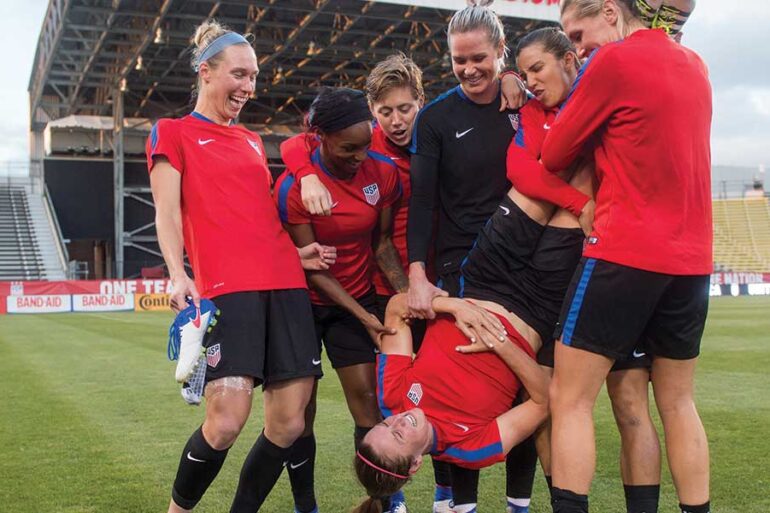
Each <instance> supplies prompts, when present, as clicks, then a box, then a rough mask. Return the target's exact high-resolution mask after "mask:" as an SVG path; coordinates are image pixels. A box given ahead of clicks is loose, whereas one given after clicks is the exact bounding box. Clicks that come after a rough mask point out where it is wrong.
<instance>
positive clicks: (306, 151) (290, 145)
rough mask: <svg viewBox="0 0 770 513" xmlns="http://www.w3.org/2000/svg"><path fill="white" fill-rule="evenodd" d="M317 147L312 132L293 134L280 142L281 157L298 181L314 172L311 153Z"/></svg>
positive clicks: (316, 141)
mask: <svg viewBox="0 0 770 513" xmlns="http://www.w3.org/2000/svg"><path fill="white" fill-rule="evenodd" d="M317 147H318V139H316V137H315V136H314V135H312V134H299V135H295V136H294V137H290V138H289V139H286V140H285V141H283V142H282V143H281V159H282V160H283V163H284V164H286V169H287V170H288V171H289V172H290V173H291V174H293V175H294V176H295V177H296V179H297V181H298V182H299V181H300V180H302V178H304V177H306V176H307V175H310V174H313V173H314V172H315V167H313V162H312V161H311V155H312V154H313V150H315V149H316V148H317Z"/></svg>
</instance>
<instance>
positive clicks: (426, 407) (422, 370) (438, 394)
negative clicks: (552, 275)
mask: <svg viewBox="0 0 770 513" xmlns="http://www.w3.org/2000/svg"><path fill="white" fill-rule="evenodd" d="M495 315H497V314H495ZM497 317H499V318H500V320H501V321H502V322H503V324H504V325H505V328H506V330H508V333H509V334H511V337H512V339H513V341H514V343H515V344H516V345H517V346H519V347H520V348H521V349H523V350H524V351H525V352H526V353H527V354H528V355H529V356H530V357H532V358H533V359H534V358H535V353H534V352H533V351H532V347H531V346H530V345H529V343H527V341H526V340H524V339H523V338H522V337H521V335H519V334H518V332H517V331H516V330H515V329H514V328H513V326H511V324H510V323H509V322H508V320H507V319H505V318H504V317H502V316H500V315H497ZM467 343H468V340H467V338H466V337H465V335H463V334H462V332H461V331H460V330H459V329H458V328H457V327H456V326H455V324H454V319H452V318H451V317H448V316H446V315H440V316H439V317H437V318H436V320H435V321H431V322H429V323H428V329H427V331H426V332H425V338H424V339H423V342H422V346H421V348H420V352H419V353H418V354H417V357H416V358H415V359H414V360H412V358H411V357H409V356H403V355H386V354H380V355H378V356H377V401H378V404H379V406H380V410H381V412H382V415H383V416H384V417H386V418H387V417H390V416H391V415H394V414H397V413H401V412H403V411H407V410H410V409H412V408H415V407H418V408H420V409H422V411H423V412H425V416H426V417H427V418H428V420H429V421H430V423H431V424H432V425H433V428H434V435H435V441H434V446H433V449H432V450H431V454H433V456H434V458H436V459H439V460H442V461H446V462H449V463H454V464H457V465H459V466H461V467H465V468H482V467H488V466H490V465H492V464H494V463H497V462H500V461H503V460H505V453H504V452H503V445H502V442H501V440H500V430H499V429H498V426H497V417H499V416H500V415H502V414H503V413H505V412H507V411H508V410H510V409H511V408H512V407H513V401H514V399H515V397H516V394H517V393H518V391H519V387H520V382H519V379H518V378H517V377H516V375H515V374H514V373H513V372H512V371H511V369H510V368H509V367H508V365H506V364H505V362H503V361H502V360H501V359H500V358H499V357H498V356H497V355H495V354H494V353H479V354H474V355H463V354H460V353H458V352H457V351H456V350H455V347H456V346H458V345H465V344H467Z"/></svg>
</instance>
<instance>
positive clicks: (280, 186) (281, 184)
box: [274, 170, 298, 199]
mask: <svg viewBox="0 0 770 513" xmlns="http://www.w3.org/2000/svg"><path fill="white" fill-rule="evenodd" d="M296 184H297V178H296V177H295V176H294V175H293V174H292V173H290V172H289V171H288V170H285V171H284V172H283V173H281V174H280V175H279V176H278V178H277V179H276V180H275V187H274V190H275V194H276V195H277V196H278V197H279V199H280V198H281V197H283V198H284V199H285V198H286V197H288V195H289V193H290V192H291V191H292V190H293V189H298V187H295V186H296Z"/></svg>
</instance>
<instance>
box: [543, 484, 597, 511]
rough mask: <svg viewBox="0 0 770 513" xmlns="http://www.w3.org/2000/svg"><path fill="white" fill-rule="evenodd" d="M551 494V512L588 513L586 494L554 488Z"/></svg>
mask: <svg viewBox="0 0 770 513" xmlns="http://www.w3.org/2000/svg"><path fill="white" fill-rule="evenodd" d="M551 496H552V498H551V504H552V505H553V513H588V495H578V494H576V493H575V492H571V491H569V490H562V489H561V488H554V489H553V492H552V494H551Z"/></svg>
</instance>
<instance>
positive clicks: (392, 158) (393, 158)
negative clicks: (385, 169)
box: [390, 157, 401, 160]
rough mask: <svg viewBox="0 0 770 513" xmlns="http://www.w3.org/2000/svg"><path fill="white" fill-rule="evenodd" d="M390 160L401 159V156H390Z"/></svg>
mask: <svg viewBox="0 0 770 513" xmlns="http://www.w3.org/2000/svg"><path fill="white" fill-rule="evenodd" d="M390 160H401V157H390Z"/></svg>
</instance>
